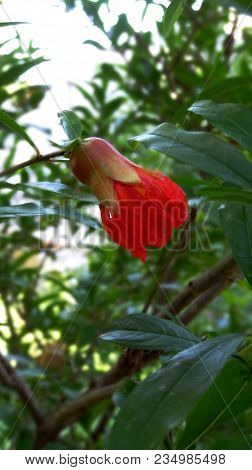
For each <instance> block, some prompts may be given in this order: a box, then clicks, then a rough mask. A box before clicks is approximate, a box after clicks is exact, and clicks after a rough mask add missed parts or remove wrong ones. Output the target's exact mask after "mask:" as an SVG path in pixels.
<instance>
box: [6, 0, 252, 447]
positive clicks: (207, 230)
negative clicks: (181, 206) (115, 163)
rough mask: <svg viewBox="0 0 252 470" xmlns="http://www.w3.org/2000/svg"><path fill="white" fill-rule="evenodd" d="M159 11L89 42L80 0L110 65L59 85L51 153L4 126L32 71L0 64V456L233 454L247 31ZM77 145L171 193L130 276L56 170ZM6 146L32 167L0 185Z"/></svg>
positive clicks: (227, 19)
mask: <svg viewBox="0 0 252 470" xmlns="http://www.w3.org/2000/svg"><path fill="white" fill-rule="evenodd" d="M62 3H64V4H65V7H66V10H67V11H68V10H69V9H71V8H74V7H75V0H65V1H64V2H62ZM163 3H165V6H164V5H163ZM163 3H160V2H158V1H151V0H145V7H144V8H143V24H144V18H145V17H147V15H149V18H150V17H151V15H152V12H154V10H153V9H155V11H158V12H159V13H160V21H158V22H157V24H154V21H153V24H152V28H151V30H148V31H146V30H144V29H143V30H142V31H137V30H135V29H134V27H133V26H132V24H131V23H130V21H129V19H128V18H127V16H126V14H125V13H122V14H120V15H118V17H117V22H116V23H115V24H114V26H112V27H111V28H110V29H109V30H107V29H106V28H105V25H104V21H103V11H104V10H103V7H104V6H105V5H108V2H107V1H106V0H97V1H93V0H85V1H84V0H82V5H83V15H84V14H86V15H87V16H88V17H89V18H90V20H91V21H92V22H93V23H94V25H95V26H96V27H97V28H98V29H99V31H100V36H99V37H100V38H102V37H104V39H106V41H109V43H110V49H111V50H112V51H114V52H115V53H116V54H117V55H119V56H120V60H119V61H117V62H116V63H114V64H113V63H108V62H104V63H103V64H102V65H101V66H100V67H99V68H98V69H97V70H96V71H95V75H94V77H93V79H92V81H91V82H90V83H85V84H83V83H78V84H72V86H74V87H75V88H76V89H77V90H78V92H79V97H80V98H79V104H78V106H75V107H74V108H73V109H72V110H65V111H62V112H61V113H60V114H59V118H60V121H61V124H62V127H63V128H64V130H65V132H66V138H67V140H66V141H65V142H64V143H63V144H62V143H56V146H57V147H58V150H57V151H56V152H54V151H52V153H53V155H52V157H50V156H49V157H48V156H44V157H43V156H42V157H41V155H40V153H39V151H38V150H37V146H36V142H35V144H34V143H33V141H32V140H31V138H30V134H29V126H23V125H22V126H21V124H20V122H21V121H20V118H21V117H22V116H23V115H24V114H25V113H26V112H29V111H32V110H34V109H37V108H38V107H39V104H40V101H41V100H42V99H43V97H44V95H45V93H46V92H47V87H45V86H41V85H33V86H30V85H29V84H28V83H26V82H25V81H23V80H22V74H23V73H24V72H25V71H27V70H29V69H31V68H32V67H35V66H37V65H39V64H40V63H41V62H42V61H43V60H44V59H43V58H42V57H40V56H39V54H38V51H37V50H36V49H35V48H34V47H33V46H32V45H30V46H29V49H28V51H24V49H23V47H22V44H21V43H20V38H15V39H13V40H12V42H11V41H10V42H9V43H8V45H9V49H11V50H10V51H8V52H6V53H3V54H2V55H1V58H0V66H1V72H0V84H1V91H0V104H1V111H0V125H1V127H0V147H1V148H2V149H3V150H4V153H3V158H2V161H1V166H2V173H0V175H1V180H0V189H1V194H0V224H1V233H0V241H1V251H0V261H1V262H0V294H1V301H0V315H1V317H0V322H1V325H0V346H1V354H0V406H1V417H0V439H1V442H0V447H1V448H7V449H9V448H16V449H31V448H33V447H34V445H36V446H37V447H43V448H47V449H49V448H57V449H60V448H63V449H83V448H88V449H93V448H94V449H106V448H115V449H119V448H120V449H126V448H131V449H132V448H136V449H152V448H157V449H176V448H179V449H185V448H192V449H202V448H203V449H219V448H236V447H235V446H236V445H239V446H240V447H241V448H245V449H248V448H251V435H252V429H251V424H250V423H251V419H250V418H251V409H252V401H251V361H252V353H251V338H250V336H249V333H250V331H251V326H252V323H251V316H250V315H249V313H250V310H251V306H252V301H251V288H250V286H249V283H251V282H252V248H251V240H252V226H251V220H252V218H251V210H252V209H251V203H252V187H251V186H252V171H251V153H252V149H251V144H252V142H251V113H252V111H251V103H252V80H251V69H252V62H251V51H252V34H251V28H241V27H240V32H241V34H240V36H241V37H240V39H237V38H236V36H235V34H234V33H235V29H236V27H237V22H238V17H237V15H238V12H240V11H243V12H244V11H247V13H250V9H249V10H246V7H249V5H248V2H246V1H244V0H241V1H238V0H236V1H225V2H224V1H223V2H209V1H207V0H205V1H204V2H203V4H202V6H201V8H200V10H199V11H195V10H193V8H192V7H191V4H192V2H177V1H175V0H173V1H172V2H171V3H170V4H169V5H168V2H167V4H166V2H163ZM219 3H221V5H223V6H220V5H219ZM62 6H63V5H62ZM108 6H109V5H108ZM166 7H168V8H166ZM230 7H235V8H237V10H233V9H230ZM67 14H68V13H67V12H66V15H67ZM0 26H1V27H8V26H9V27H11V26H12V25H11V24H9V25H7V24H3V23H2V24H0ZM225 31H230V32H229V33H226V32H225ZM83 35H84V34H83ZM104 43H106V42H105V41H104ZM104 43H103V42H102V39H101V43H100V42H97V41H94V40H93V39H92V38H90V39H88V40H86V41H85V44H84V45H83V55H84V54H85V49H84V48H86V50H90V51H92V50H93V51H95V49H94V48H98V49H100V50H101V51H102V50H104V49H106V47H105V46H104ZM11 44H12V48H10V45H11ZM17 44H18V46H17ZM0 47H2V48H3V50H4V47H5V45H4V44H1V45H0ZM101 53H102V52H101ZM66 73H67V72H66ZM14 83H15V87H13V86H12V85H13V84H14ZM91 135H95V136H99V137H103V138H105V139H108V140H110V141H111V142H112V143H113V144H114V145H115V146H116V147H117V148H118V149H119V150H120V151H121V152H122V153H124V154H126V155H127V156H128V157H129V158H131V159H132V160H133V161H134V162H136V163H139V164H141V165H143V166H145V167H148V168H154V169H159V170H161V171H163V172H164V173H165V174H167V175H169V176H170V177H171V178H172V179H174V180H175V181H176V182H177V183H179V184H180V185H181V186H182V187H183V189H184V191H185V192H186V194H187V197H188V200H189V205H190V208H191V213H190V221H189V223H188V224H186V225H185V226H184V227H183V228H182V229H181V230H177V231H175V232H174V234H173V239H172V241H171V243H170V244H169V245H168V246H167V247H165V248H164V249H162V250H161V251H158V250H150V252H149V256H148V262H147V263H146V264H142V263H140V261H139V260H136V259H133V258H132V257H131V256H130V254H129V253H127V252H126V251H124V250H122V249H121V248H118V247H116V246H115V245H114V244H112V243H111V242H110V240H108V239H107V237H105V235H104V232H103V230H102V229H101V227H100V221H99V218H98V217H97V211H96V209H95V207H96V203H97V201H96V198H95V197H93V196H92V195H91V194H90V192H89V189H88V188H87V187H86V186H85V187H84V186H82V185H80V184H79V183H77V182H76V181H75V180H74V178H73V176H72V175H71V173H70V171H69V159H68V154H69V151H70V150H71V149H72V148H73V147H74V146H75V145H76V143H78V142H79V141H80V139H81V138H83V137H86V136H91ZM23 139H24V140H26V141H28V143H29V144H31V145H33V147H34V145H35V148H36V152H37V153H38V155H37V157H36V158H35V160H36V161H34V159H30V160H29V161H28V163H27V165H25V166H23V167H22V168H20V166H19V168H14V169H15V170H16V171H14V172H12V167H13V165H14V164H15V163H18V165H20V162H21V161H24V160H25V158H22V159H20V155H19V149H20V141H21V140H23ZM28 151H29V150H28ZM29 156H30V155H29V154H28V157H29ZM47 157H48V158H47ZM61 157H63V159H62V158H61ZM43 158H44V159H43ZM52 160H53V162H52ZM35 163H36V164H35ZM62 233H63V236H62ZM97 237H98V241H97ZM66 242H67V244H66ZM231 252H232V254H233V256H234V258H235V260H236V261H237V263H238V265H239V267H240V270H241V272H242V274H241V273H240V271H239V269H238V268H237V265H236V263H235V261H234V260H233V258H232V257H228V258H226V255H227V254H230V253H231ZM76 259H78V263H77V264H78V266H77V267H72V266H73V264H72V260H74V261H76ZM74 266H76V263H74ZM175 314H176V315H175ZM189 322H190V325H187V326H185V324H187V323H189ZM125 347H126V349H124V351H123V352H122V348H125ZM10 371H11V373H10ZM24 384H25V386H26V387H29V389H28V395H27V388H26V389H25V390H26V392H25V393H26V395H24V388H22V387H23V385H24ZM119 384H120V385H119ZM29 390H30V391H32V393H33V395H32V396H33V398H34V401H33V400H30V399H28V398H29V397H30V395H29ZM97 396H98V398H99V399H97ZM22 401H23V402H24V403H25V405H26V406H25V407H24V406H23V403H22ZM87 403H88V405H87ZM62 407H63V408H64V407H65V408H64V410H66V411H64V413H65V415H64V413H61V412H62ZM78 410H79V411H78ZM136 410H137V412H136ZM199 416H200V419H199ZM70 422H71V425H70V426H69V423H70ZM237 423H238V424H239V425H238V426H237ZM143 429H144V432H143ZM223 435H226V436H227V435H228V436H229V437H228V438H227V439H225V440H223ZM35 443H36V444H35Z"/></svg>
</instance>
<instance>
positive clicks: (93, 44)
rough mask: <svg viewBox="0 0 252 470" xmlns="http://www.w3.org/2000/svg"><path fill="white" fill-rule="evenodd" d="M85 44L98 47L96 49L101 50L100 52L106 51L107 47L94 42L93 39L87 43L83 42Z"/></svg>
mask: <svg viewBox="0 0 252 470" xmlns="http://www.w3.org/2000/svg"><path fill="white" fill-rule="evenodd" d="M83 44H89V45H90V46H94V47H96V49H100V51H106V47H104V46H102V45H101V44H100V43H99V42H97V41H93V40H92V39H87V40H86V41H83Z"/></svg>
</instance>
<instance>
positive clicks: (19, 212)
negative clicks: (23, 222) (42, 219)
mask: <svg viewBox="0 0 252 470" xmlns="http://www.w3.org/2000/svg"><path fill="white" fill-rule="evenodd" d="M42 215H45V216H49V215H55V216H58V217H62V218H63V219H69V220H72V221H73V222H77V223H80V224H83V225H87V226H88V227H91V228H94V229H97V228H99V224H98V222H97V221H96V220H95V219H94V218H93V217H91V216H87V215H84V214H82V213H81V212H80V211H77V210H75V209H73V208H71V207H64V206H63V207H60V206H50V207H45V206H42V205H37V204H34V203H32V202H29V203H26V204H20V205H16V206H8V207H0V218H10V217H34V216H42Z"/></svg>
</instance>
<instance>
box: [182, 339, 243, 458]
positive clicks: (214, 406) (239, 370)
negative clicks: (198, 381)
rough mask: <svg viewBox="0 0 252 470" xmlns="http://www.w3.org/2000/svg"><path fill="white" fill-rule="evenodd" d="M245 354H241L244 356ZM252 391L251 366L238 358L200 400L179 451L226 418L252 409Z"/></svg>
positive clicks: (186, 428) (188, 420)
mask: <svg viewBox="0 0 252 470" xmlns="http://www.w3.org/2000/svg"><path fill="white" fill-rule="evenodd" d="M246 349H247V348H245V349H244V350H243V351H246ZM250 349H251V346H250ZM243 351H241V352H240V353H239V355H240V356H241V357H243ZM251 392H252V375H251V373H250V372H249V369H248V367H247V366H246V365H245V364H242V362H240V361H238V360H237V359H232V360H231V361H229V362H228V363H227V364H226V365H225V367H224V368H223V369H222V371H221V372H220V374H219V375H218V377H217V379H216V383H215V384H214V385H212V386H211V387H210V388H209V389H208V390H207V392H206V393H205V394H204V395H203V396H202V397H201V398H200V400H199V401H198V403H197V405H196V406H195V408H194V409H193V411H192V413H191V414H190V416H189V417H188V419H187V423H186V427H185V430H184V432H183V434H182V436H181V438H180V439H179V442H178V444H177V446H176V448H177V449H189V448H190V447H191V446H192V445H193V444H194V443H195V442H196V441H198V440H199V439H200V438H201V437H202V436H203V435H204V434H205V433H206V432H207V431H209V429H211V427H212V426H213V425H214V424H215V423H216V422H217V421H218V420H220V419H221V418H223V417H226V416H229V417H233V416H234V414H235V412H237V411H239V412H241V411H244V409H246V408H247V407H249V406H250V407H252V394H251Z"/></svg>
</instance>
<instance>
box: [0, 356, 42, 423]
mask: <svg viewBox="0 0 252 470" xmlns="http://www.w3.org/2000/svg"><path fill="white" fill-rule="evenodd" d="M0 382H1V383H2V384H3V385H4V386H6V387H9V388H12V389H13V390H15V391H16V392H17V394H18V395H19V397H20V398H21V400H22V402H23V403H24V406H25V407H27V409H28V411H29V412H30V414H31V416H32V418H33V419H34V421H35V423H36V425H37V426H41V425H42V423H44V420H45V418H44V415H43V412H42V411H41V408H40V405H39V403H38V402H37V400H36V398H35V397H34V394H33V392H32V390H30V388H29V387H28V385H27V384H26V383H25V382H24V381H23V380H22V379H21V378H20V377H19V376H18V375H17V373H16V371H15V369H14V368H13V367H12V366H11V365H10V363H9V362H8V361H7V359H6V358H5V357H4V356H3V355H2V353H0Z"/></svg>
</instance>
